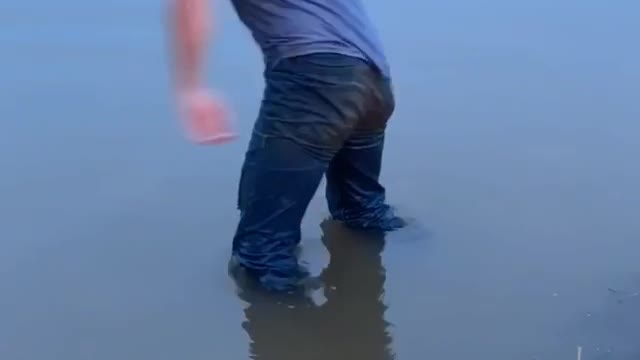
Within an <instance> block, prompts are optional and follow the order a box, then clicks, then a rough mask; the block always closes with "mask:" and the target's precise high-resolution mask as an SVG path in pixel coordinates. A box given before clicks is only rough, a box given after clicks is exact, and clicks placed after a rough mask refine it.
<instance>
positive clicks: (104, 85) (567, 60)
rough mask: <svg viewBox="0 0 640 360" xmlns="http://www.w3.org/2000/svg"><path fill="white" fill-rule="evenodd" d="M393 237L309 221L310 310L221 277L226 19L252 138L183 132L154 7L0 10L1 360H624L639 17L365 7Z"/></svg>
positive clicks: (16, 5)
mask: <svg viewBox="0 0 640 360" xmlns="http://www.w3.org/2000/svg"><path fill="white" fill-rule="evenodd" d="M368 3H369V8H370V11H371V14H372V16H373V17H374V18H375V19H376V21H377V23H378V24H379V27H380V31H381V33H382V35H383V38H384V42H385V45H386V47H387V50H388V53H389V57H390V60H391V63H392V65H393V69H394V70H393V71H394V77H395V87H396V91H397V97H398V108H397V112H396V114H395V116H394V118H393V121H392V125H391V127H390V130H389V137H388V148H387V149H388V150H387V153H386V155H385V173H384V180H385V183H386V185H387V187H388V191H389V197H390V201H391V202H392V203H393V204H394V205H396V206H397V207H398V208H399V209H400V211H401V212H402V213H403V214H405V215H407V216H410V217H413V218H415V222H414V224H413V225H412V226H410V227H409V228H407V229H405V230H403V231H399V232H397V233H393V234H390V235H388V236H387V238H386V241H385V240H384V239H380V238H363V237H362V236H361V235H360V234H354V233H350V232H348V231H346V230H345V229H342V228H341V227H340V226H339V225H337V224H333V223H331V222H324V221H323V219H324V218H325V217H326V215H327V210H326V207H325V204H324V202H323V200H322V198H323V197H322V195H323V194H322V191H320V192H319V193H318V196H317V198H316V199H315V200H314V202H313V203H312V205H311V207H310V209H309V212H308V216H307V217H306V219H305V222H304V226H303V230H304V249H303V257H304V259H305V260H306V261H307V262H308V264H309V266H310V267H311V269H312V270H313V272H314V274H316V275H320V276H321V278H322V279H323V281H324V283H325V290H324V291H316V292H315V293H314V294H313V297H312V300H309V301H306V302H305V301H295V302H292V301H290V300H289V299H279V300H278V299H272V298H265V297H264V296H262V295H260V294H255V293H251V292H244V293H241V294H237V293H236V291H235V287H234V284H233V283H232V282H231V281H230V280H229V279H228V278H227V275H226V264H227V256H228V253H229V250H230V239H231V236H232V234H233V231H234V227H235V222H236V219H237V213H236V211H235V207H234V205H235V191H236V181H237V179H238V174H239V168H240V164H241V161H242V154H243V151H244V147H245V145H246V142H247V139H248V134H249V131H250V128H251V123H252V121H253V118H254V117H255V114H256V111H257V106H258V100H259V96H260V93H261V90H262V81H261V68H260V65H261V64H260V61H261V60H260V57H259V54H258V52H257V50H256V48H255V47H254V45H253V43H252V42H251V40H250V38H249V36H248V33H247V32H246V31H245V30H244V28H243V27H242V26H241V24H240V23H239V22H238V21H237V19H236V18H235V15H233V13H232V12H231V9H230V7H229V4H227V3H226V2H221V4H220V5H219V8H220V11H221V21H222V22H223V33H222V34H221V35H220V38H219V42H218V44H217V46H216V49H215V52H214V55H213V57H212V59H211V67H210V68H211V69H212V72H211V75H210V77H211V80H212V82H213V83H215V84H216V85H217V86H218V87H219V88H220V89H222V90H223V91H224V92H225V94H226V96H227V98H228V100H229V102H230V104H231V105H232V106H233V109H234V110H235V112H236V118H237V121H238V127H239V129H240V131H241V133H242V137H241V139H240V140H239V141H237V142H236V143H234V144H230V145H227V146H223V147H217V148H201V147H195V146H193V145H191V144H189V143H187V142H186V141H184V140H183V138H182V137H181V133H180V129H179V128H178V126H177V123H176V121H175V119H174V117H173V114H172V112H171V103H170V101H171V93H170V91H169V88H168V86H167V84H168V78H167V74H166V70H167V66H166V62H165V55H166V51H165V47H164V45H165V44H164V40H163V35H164V32H163V29H162V20H163V16H164V14H163V9H162V8H161V7H160V6H158V4H159V3H158V2H157V1H150V0H143V1H136V2H132V1H124V0H114V1H110V2H101V3H95V2H86V1H79V0H60V1H55V2H54V1H50V2H41V3H37V4H36V3H34V2H13V3H9V2H5V3H3V4H1V5H0V30H1V31H0V44H1V45H2V50H1V51H2V53H1V54H2V55H1V56H0V223H1V226H0V359H2V360H57V359H61V360H86V359H94V360H103V359H104V360H113V359H153V360H163V359H171V360H175V359H189V360H196V359H230V360H235V359H239V360H241V359H249V358H254V359H261V360H276V359H277V360H289V359H291V360H293V359H296V360H297V359H322V360H338V359H349V360H365V359H366V360H369V359H392V358H394V357H395V358H396V359H403V360H404V359H409V360H413V359H415V360H419V359H505V360H506V359H540V360H542V359H572V358H573V359H575V358H576V356H577V348H578V346H582V347H583V353H582V358H583V359H601V360H604V359H624V360H627V359H639V358H640V336H639V335H638V334H640V296H638V295H637V293H638V292H640V265H639V262H638V255H639V253H640V243H639V242H638V239H639V235H638V234H640V222H639V221H637V216H638V213H640V190H639V189H638V184H639V183H640V167H639V166H638V160H637V159H636V157H637V154H640V141H638V137H639V135H638V134H639V132H640V121H638V120H640V103H639V102H638V100H639V98H638V94H640V85H639V84H640V65H639V64H640V48H639V47H638V46H637V38H638V35H639V34H640V26H639V25H638V22H637V18H638V17H637V14H638V12H639V11H640V5H638V3H637V2H635V1H631V0H628V1H625V0H618V1H592V0H582V1H578V0H567V1H560V2H558V1H551V0H541V1H528V2H522V1H517V2H516V1H506V0H489V1H485V2H477V1H471V0H457V1H447V2H441V3H436V2H423V1H409V2H406V1H405V2H397V3H396V4H394V5H391V3H390V2H387V1H382V0H375V1H369V2H368Z"/></svg>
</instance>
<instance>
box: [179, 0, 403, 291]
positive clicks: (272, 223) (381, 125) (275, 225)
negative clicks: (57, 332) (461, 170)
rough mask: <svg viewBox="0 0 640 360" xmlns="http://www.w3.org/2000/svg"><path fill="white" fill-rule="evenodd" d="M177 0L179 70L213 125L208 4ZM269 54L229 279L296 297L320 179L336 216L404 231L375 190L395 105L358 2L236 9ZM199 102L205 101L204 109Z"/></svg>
mask: <svg viewBox="0 0 640 360" xmlns="http://www.w3.org/2000/svg"><path fill="white" fill-rule="evenodd" d="M172 1H176V5H177V6H176V12H175V18H174V20H175V23H176V27H175V31H174V34H175V36H176V37H175V39H176V45H177V46H176V50H177V51H176V58H175V61H176V64H177V66H176V69H177V70H178V71H177V75H178V76H177V79H178V84H179V85H180V93H181V94H186V97H185V99H187V100H186V101H185V103H186V104H187V105H188V107H187V110H188V112H187V114H188V116H189V117H190V119H191V121H192V122H196V123H199V122H202V121H201V120H202V118H203V117H205V118H206V119H205V120H207V119H208V120H209V123H215V120H216V116H217V115H216V114H217V113H215V112H214V111H213V110H214V109H215V105H216V104H214V103H211V102H209V103H205V105H207V106H206V107H203V106H202V104H201V103H202V101H200V100H198V97H197V96H195V95H193V94H196V95H197V94H198V93H200V92H202V90H203V88H202V84H201V82H202V79H203V76H202V66H203V63H202V57H203V56H202V52H203V50H204V48H203V44H204V40H205V39H206V36H205V32H206V29H207V23H208V21H207V13H208V11H209V10H208V9H207V6H206V5H208V1H209V0H172ZM232 1H233V3H234V6H235V8H236V11H237V12H238V15H239V17H240V19H241V20H242V21H243V22H244V23H245V24H246V26H247V27H248V28H249V29H250V31H251V33H252V35H253V37H254V39H255V40H256V42H257V43H258V45H259V46H260V48H261V49H262V51H263V53H264V58H265V59H264V60H265V63H266V68H265V71H264V78H265V89H264V94H263V98H262V102H261V106H260V111H259V113H258V117H257V120H256V122H255V124H254V128H253V132H252V134H251V140H250V142H249V146H248V150H247V151H246V153H245V159H244V163H243V166H242V172H241V176H240V184H239V189H238V209H239V210H240V221H239V223H238V227H237V229H236V233H235V235H234V238H233V249H232V258H231V262H230V265H231V266H230V270H233V271H232V273H233V274H235V275H239V273H238V271H239V270H242V272H241V273H245V274H247V275H249V277H250V278H252V279H254V280H257V281H258V282H259V283H261V284H262V285H263V286H264V287H266V288H268V289H271V290H276V291H290V290H294V289H296V288H298V286H299V285H300V281H302V280H304V279H305V277H306V275H307V273H306V272H305V271H303V269H301V268H300V267H299V266H298V259H297V245H298V244H299V243H300V241H301V229H300V225H301V222H302V218H303V216H304V214H305V212H306V209H307V206H308V205H309V203H310V201H311V199H312V197H313V196H314V194H315V193H316V190H317V189H318V186H319V185H320V182H321V180H322V177H323V176H326V180H327V181H326V184H327V189H326V198H327V203H328V205H329V211H330V213H331V216H332V218H333V219H335V220H338V221H341V222H342V223H344V224H345V225H347V226H349V227H352V228H358V229H365V230H381V231H390V230H393V229H396V228H398V227H401V226H403V225H404V222H403V221H402V219H400V218H398V217H396V216H395V215H394V212H393V211H392V209H391V208H390V207H389V206H388V205H387V204H386V201H385V188H384V187H383V186H382V185H381V184H380V182H379V176H380V171H381V166H382V153H383V148H384V138H385V129H386V126H387V122H388V120H389V118H390V117H391V114H392V113H393V111H394V107H395V102H394V96H393V91H392V87H391V79H390V73H389V72H390V71H389V66H388V65H387V62H386V59H385V56H384V53H383V50H382V45H381V44H380V40H379V39H378V35H377V31H376V30H375V28H374V26H373V25H372V24H371V22H370V21H369V18H368V16H367V14H366V11H365V9H364V7H363V5H362V3H361V2H360V1H361V0H232ZM196 100H198V101H196Z"/></svg>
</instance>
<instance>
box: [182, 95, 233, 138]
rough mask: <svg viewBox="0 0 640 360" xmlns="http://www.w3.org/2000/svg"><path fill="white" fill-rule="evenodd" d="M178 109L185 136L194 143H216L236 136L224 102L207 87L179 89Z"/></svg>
mask: <svg viewBox="0 0 640 360" xmlns="http://www.w3.org/2000/svg"><path fill="white" fill-rule="evenodd" d="M179 109H180V112H181V117H182V120H183V123H184V126H185V130H186V133H187V136H188V137H189V138H190V139H191V140H192V141H194V142H196V143H199V144H204V145H217V144H222V143H226V142H229V141H232V140H233V139H235V138H236V136H237V134H236V133H235V130H234V129H233V126H232V124H231V120H230V118H229V113H228V112H227V108H226V106H225V104H224V102H223V101H222V100H221V99H220V98H218V97H216V96H214V95H212V94H211V92H210V91H208V90H207V89H204V88H199V89H194V90H183V91H181V92H180V94H179Z"/></svg>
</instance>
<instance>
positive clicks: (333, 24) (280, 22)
mask: <svg viewBox="0 0 640 360" xmlns="http://www.w3.org/2000/svg"><path fill="white" fill-rule="evenodd" d="M232 2H233V5H234V7H235V9H236V11H237V13H238V16H239V17H240V20H241V21H242V22H243V23H244V24H245V25H246V26H247V27H248V28H249V30H250V31H251V34H252V36H253V38H254V39H255V41H256V42H257V43H258V45H259V46H260V48H261V50H262V52H263V54H264V57H265V63H266V64H267V67H272V66H274V65H275V64H276V63H277V62H278V61H279V60H281V59H283V58H288V57H294V56H300V55H307V54H311V53H335V54H342V55H347V56H353V57H359V58H363V59H366V60H368V61H370V62H371V63H372V64H374V65H375V66H376V67H378V68H379V70H380V71H381V72H382V73H384V74H385V75H387V76H388V75H389V66H388V65H387V61H386V58H385V55H384V52H383V48H382V45H381V42H380V40H379V38H378V34H377V31H376V29H375V27H374V26H373V24H372V23H371V21H370V20H369V17H368V15H367V12H366V10H365V9H364V7H363V5H362V3H361V0H232Z"/></svg>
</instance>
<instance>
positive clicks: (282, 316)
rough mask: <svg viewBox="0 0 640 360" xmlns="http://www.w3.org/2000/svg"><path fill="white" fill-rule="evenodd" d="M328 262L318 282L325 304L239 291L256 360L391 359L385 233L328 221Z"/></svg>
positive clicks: (304, 298) (325, 224)
mask: <svg viewBox="0 0 640 360" xmlns="http://www.w3.org/2000/svg"><path fill="white" fill-rule="evenodd" d="M322 228H323V232H324V236H323V242H324V244H325V246H326V247H327V249H328V250H329V253H330V256H331V260H330V263H329V265H328V267H327V268H326V269H325V270H324V271H323V272H322V274H321V275H320V278H321V280H322V282H323V285H324V294H325V297H326V302H325V303H324V304H322V305H319V306H317V305H315V304H314V303H313V302H312V301H311V300H310V299H309V298H307V297H304V296H299V297H294V296H286V295H278V294H266V293H264V292H261V291H260V290H253V291H251V290H248V289H243V291H242V292H241V294H240V295H241V297H242V298H243V299H244V300H246V301H247V302H249V305H248V307H247V309H246V310H245V315H246V318H247V319H246V322H245V323H244V328H245V330H246V331H247V333H248V334H249V336H250V338H251V341H252V344H251V355H252V358H253V359H256V360H294V359H295V360H298V359H300V360H321V359H322V360H342V359H345V360H390V359H393V354H392V352H391V349H390V345H391V336H390V335H389V334H388V332H387V325H388V323H387V322H386V321H385V320H384V312H385V309H386V307H385V305H384V303H383V299H382V296H383V293H384V281H385V270H384V267H383V265H382V254H381V253H382V250H383V248H384V237H383V235H372V234H366V235H365V234H362V233H357V232H353V231H350V230H347V229H345V228H344V227H343V226H342V225H340V224H338V223H336V222H332V221H326V222H325V223H324V224H323V225H322Z"/></svg>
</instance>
